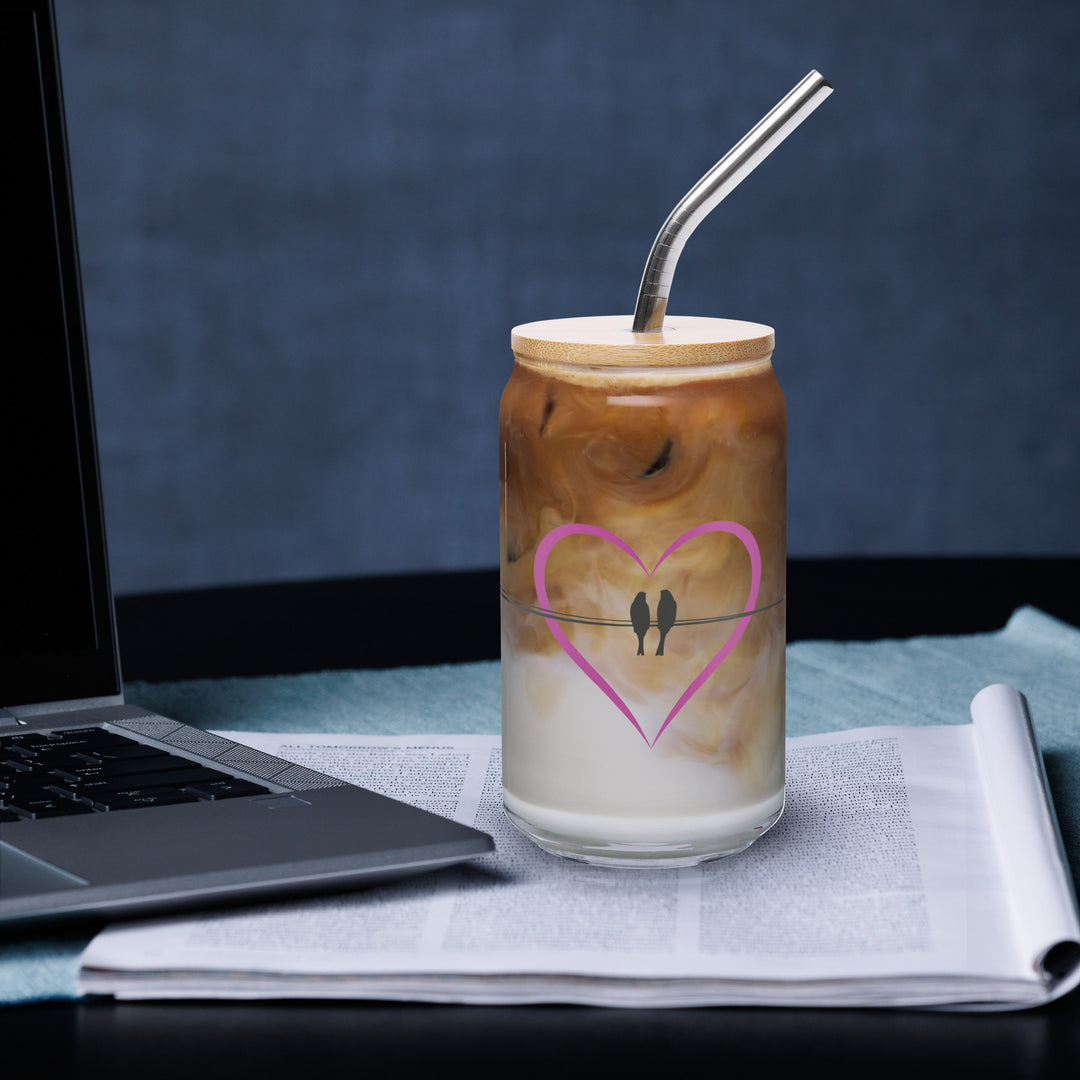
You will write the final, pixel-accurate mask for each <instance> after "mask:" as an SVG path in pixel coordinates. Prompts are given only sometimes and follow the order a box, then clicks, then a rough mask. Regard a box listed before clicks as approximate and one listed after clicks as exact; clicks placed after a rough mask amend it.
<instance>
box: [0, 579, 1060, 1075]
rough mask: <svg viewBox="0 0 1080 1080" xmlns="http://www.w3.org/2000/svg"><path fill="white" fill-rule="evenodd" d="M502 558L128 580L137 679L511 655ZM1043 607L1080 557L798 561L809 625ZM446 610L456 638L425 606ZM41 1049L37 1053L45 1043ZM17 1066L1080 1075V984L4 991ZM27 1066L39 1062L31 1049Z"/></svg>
mask: <svg viewBox="0 0 1080 1080" xmlns="http://www.w3.org/2000/svg"><path fill="white" fill-rule="evenodd" d="M497 590H498V575H497V573H496V572H495V571H487V570H481V571H467V572H456V573H446V574H427V575H409V576H395V577H378V578H366V579H365V578H359V579H350V580H345V581H318V582H306V583H296V584H275V585H264V586H242V587H234V588H222V589H205V590H195V591H190V592H177V593H167V594H153V595H145V596H131V597H121V598H119V599H118V600H117V619H118V623H119V629H120V646H121V656H122V660H123V666H124V673H125V678H126V679H128V680H133V679H147V680H154V681H157V680H166V679H184V678H197V677H218V676H225V675H262V674H277V673H285V672H299V671H313V670H322V669H328V668H354V667H393V666H400V665H413V664H430V663H447V662H459V661H467V660H486V659H495V658H497V656H498V645H499V641H498V603H497V596H498V591H497ZM1023 604H1033V605H1035V606H1037V607H1039V608H1041V609H1042V610H1043V611H1045V612H1047V613H1048V614H1051V615H1055V616H1057V617H1058V618H1061V619H1064V620H1065V621H1066V622H1070V623H1072V624H1074V625H1080V559H1074V558H1002V559H998V558H973V559H968V558H943V559H936V558H914V559H913V558H896V559H891V558H890V559H820V560H816V559H810V560H793V561H792V562H791V563H790V566H789V575H788V627H789V638H790V639H791V640H798V639H803V638H848V639H862V640H867V639H873V638H878V637H908V636H912V635H915V634H946V633H974V632H979V631H988V630H995V629H999V628H1000V627H1001V626H1002V625H1003V624H1004V623H1005V621H1006V620H1007V618H1008V616H1009V615H1010V614H1011V613H1012V611H1013V610H1014V609H1015V608H1017V607H1019V606H1021V605H1023ZM433 611H434V612H440V613H442V617H443V622H444V625H448V626H450V627H452V630H451V631H449V632H444V633H442V634H439V635H437V636H436V635H430V634H418V633H417V632H416V627H417V618H418V613H423V612H427V613H430V612H433ZM23 1052H25V1053H26V1054H27V1055H28V1056H27V1057H25V1058H24V1057H23V1056H22V1055H23ZM0 1061H4V1062H6V1063H7V1064H5V1065H4V1067H3V1069H4V1075H5V1077H7V1076H10V1077H12V1078H15V1077H21V1076H27V1077H30V1076H33V1077H35V1078H43V1077H49V1076H78V1077H99V1076H100V1077H106V1076H107V1077H111V1078H120V1077H125V1076H128V1075H135V1074H136V1072H137V1071H138V1073H143V1072H145V1073H146V1075H148V1076H150V1077H152V1078H153V1080H166V1078H169V1077H185V1078H188V1080H190V1078H193V1077H194V1078H203V1077H218V1076H221V1077H224V1076H246V1075H249V1074H253V1073H255V1072H256V1070H261V1069H267V1070H273V1071H274V1073H275V1074H276V1075H290V1074H291V1075H295V1076H299V1077H309V1076H322V1075H327V1076H328V1075H331V1074H345V1075H354V1074H357V1073H362V1072H364V1071H368V1070H371V1069H378V1070H380V1071H382V1070H392V1074H393V1076H394V1077H395V1080H396V1078H397V1077H406V1076H421V1075H431V1074H433V1073H437V1072H439V1071H444V1070H446V1069H448V1068H450V1067H454V1068H455V1069H456V1070H460V1069H462V1068H467V1067H473V1068H475V1069H477V1070H478V1071H479V1070H483V1071H485V1072H488V1071H491V1072H498V1073H502V1074H505V1075H507V1076H512V1077H514V1078H515V1080H516V1078H520V1077H545V1078H550V1077H552V1076H555V1075H574V1076H578V1075H593V1074H596V1075H600V1074H602V1073H605V1072H614V1071H618V1072H620V1073H622V1074H624V1075H626V1076H632V1077H637V1076H649V1077H651V1076H661V1075H664V1074H670V1073H672V1072H673V1071H679V1072H681V1071H685V1070H695V1071H697V1070H702V1071H704V1070H708V1071H709V1072H719V1073H720V1074H721V1075H724V1076H753V1077H754V1078H755V1080H758V1078H764V1077H773V1076H777V1077H779V1076H784V1077H789V1076H792V1075H797V1074H806V1073H807V1072H808V1071H809V1072H812V1073H814V1074H820V1075H825V1074H827V1073H834V1074H836V1075H838V1076H840V1077H845V1076H849V1075H856V1074H859V1075H868V1076H870V1077H872V1078H874V1080H878V1078H881V1080H884V1078H889V1077H901V1076H903V1077H910V1076H912V1075H913V1074H920V1075H921V1076H926V1075H929V1076H932V1077H938V1076H940V1077H945V1076H950V1077H952V1076H963V1077H967V1076H971V1077H976V1078H979V1080H981V1078H983V1077H1009V1078H1026V1077H1036V1076H1038V1077H1041V1076H1049V1075H1051V1074H1052V1073H1058V1074H1063V1075H1071V1073H1072V1072H1073V1071H1075V1069H1076V1067H1077V1065H1078V1064H1080V994H1073V995H1071V996H1070V997H1068V998H1065V999H1064V1000H1062V1001H1059V1002H1055V1003H1053V1004H1051V1005H1049V1006H1044V1007H1042V1008H1039V1009H1034V1010H1030V1011H1027V1012H1021V1013H1006V1014H989V1015H966V1014H956V1015H953V1014H947V1013H940V1014H939V1013H920V1012H914V1011H902V1010H876V1011H871V1010H854V1009H819V1010H798V1009H747V1008H741V1009H655V1010H616V1009H594V1008H584V1007H577V1006H542V1007H521V1006H517V1007H508V1008H489V1007H476V1006H445V1005H440V1006H433V1005H415V1004H404V1005H391V1004H381V1003H364V1002H356V1003H352V1002H349V1003H332V1002H271V1003H265V1004H252V1003H244V1002H221V1003H214V1002H177V1003H131V1004H123V1003H119V1004H118V1003H111V1002H79V1003H43V1004H35V1005H23V1006H16V1007H12V1008H7V1009H3V1008H0ZM12 1062H15V1063H18V1062H24V1064H14V1065H13V1064H11V1063H12Z"/></svg>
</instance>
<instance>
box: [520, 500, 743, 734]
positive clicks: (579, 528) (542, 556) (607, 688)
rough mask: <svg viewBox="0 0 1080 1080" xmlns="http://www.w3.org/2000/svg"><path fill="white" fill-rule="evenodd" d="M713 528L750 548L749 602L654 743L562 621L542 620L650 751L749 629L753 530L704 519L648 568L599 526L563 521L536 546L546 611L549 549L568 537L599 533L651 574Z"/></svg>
mask: <svg viewBox="0 0 1080 1080" xmlns="http://www.w3.org/2000/svg"><path fill="white" fill-rule="evenodd" d="M714 532H726V533H731V534H732V535H733V536H735V537H736V538H737V539H738V540H740V541H741V542H742V545H743V547H745V548H746V552H747V554H748V555H749V556H750V591H749V593H748V594H747V597H746V606H745V607H744V608H743V614H742V617H741V618H740V619H739V621H738V622H737V623H736V624H735V629H734V630H733V631H732V632H731V635H730V637H728V639H727V641H725V642H724V644H723V646H722V647H721V648H720V650H719V651H718V652H717V653H715V654H714V655H713V657H712V659H711V660H710V661H709V662H708V663H707V664H706V665H705V666H704V667H703V668H702V669H701V672H700V674H699V675H698V676H697V678H695V679H694V680H693V681H692V682H691V683H690V684H689V685H688V686H687V687H686V689H685V690H684V691H683V692H682V695H681V696H680V697H679V700H678V701H676V702H675V705H674V706H673V707H672V710H671V712H669V713H668V714H667V719H666V720H665V721H664V722H663V724H661V725H660V730H659V731H658V732H657V733H656V737H655V738H653V739H652V741H650V740H649V737H648V736H647V735H646V734H645V732H644V731H642V729H641V725H640V724H639V723H638V722H637V717H635V716H634V714H633V712H632V711H631V710H630V706H629V705H627V704H626V702H625V701H623V699H622V697H621V696H620V695H619V693H618V692H617V691H616V690H615V688H614V687H613V686H612V685H611V684H610V683H609V682H608V681H607V679H605V678H604V676H603V675H601V674H600V672H599V671H597V670H596V668H594V667H593V666H592V664H590V663H589V661H588V660H586V659H585V657H584V656H582V654H581V653H580V652H579V651H578V650H577V649H576V648H575V647H574V646H573V644H572V643H571V642H570V639H569V638H568V637H567V636H566V634H565V633H564V632H563V629H562V627H561V626H560V625H559V623H558V620H557V619H553V618H549V617H548V616H546V615H545V616H544V622H546V623H547V625H548V629H549V630H550V631H551V633H552V634H553V635H554V637H555V640H556V641H557V642H558V643H559V644H560V645H561V646H562V647H563V650H564V651H565V653H566V655H567V656H569V657H570V659H571V660H573V661H574V663H575V664H577V666H578V667H579V668H581V670H582V671H583V672H584V673H585V674H586V675H588V677H589V678H590V679H591V680H592V681H593V682H594V683H595V684H596V685H597V686H598V687H599V688H600V689H601V690H602V691H603V692H604V693H605V694H606V695H607V697H608V698H609V699H610V700H611V702H612V703H613V704H614V705H615V706H616V707H617V708H618V710H619V711H620V712H621V713H622V714H623V716H625V717H626V718H627V720H629V721H630V723H631V724H633V725H634V729H635V730H636V731H637V733H638V734H639V735H640V736H641V737H642V738H643V739H644V740H645V743H646V745H647V746H648V747H649V749H652V748H653V747H654V746H655V745H656V744H657V742H658V741H659V739H660V736H661V735H663V734H664V732H665V731H666V730H667V726H668V724H670V723H671V721H672V720H674V719H675V717H676V716H677V715H678V714H679V712H680V711H681V710H682V708H683V706H684V705H685V704H686V703H687V702H688V701H689V700H690V699H691V698H692V697H693V696H694V695H695V694H696V693H697V692H698V690H700V689H701V687H702V686H703V685H704V683H705V681H706V680H707V679H708V678H709V676H710V675H712V673H713V672H714V671H715V670H716V669H717V668H718V667H719V666H720V665H721V664H722V663H723V662H724V661H725V660H726V659H727V658H728V655H729V654H730V653H731V651H732V649H734V648H735V646H736V645H737V644H738V643H739V639H740V638H741V637H742V636H743V633H744V632H745V631H746V628H747V626H748V625H749V624H750V620H751V618H753V614H752V612H753V610H754V605H755V604H756V603H757V597H758V590H759V589H760V588H761V550H760V549H759V548H758V544H757V541H756V540H755V539H754V534H753V533H752V532H751V531H750V530H749V529H748V528H746V526H745V525H740V524H739V523H738V522H737V521H709V522H706V523H705V524H704V525H698V526H697V527H696V528H693V529H689V530H687V531H686V532H684V533H683V534H682V536H680V537H678V538H677V539H676V540H675V542H674V543H673V544H672V545H671V546H670V547H669V548H668V549H667V551H665V552H664V554H663V555H661V556H660V558H659V559H657V560H656V564H655V565H654V566H653V568H652V569H651V570H649V569H648V568H647V567H646V566H645V564H644V563H643V562H642V561H641V559H639V558H638V555H637V552H636V551H634V549H633V548H632V547H631V546H630V545H629V544H628V543H626V541H625V540H622V539H620V538H619V537H618V536H616V535H615V534H614V533H613V532H609V531H608V530H607V529H601V528H600V527H599V526H597V525H559V526H557V527H556V528H554V529H552V530H551V532H549V533H548V534H547V535H546V536H545V537H544V538H543V540H541V541H540V544H539V545H538V546H537V549H536V556H535V557H534V559H533V582H534V584H535V585H536V596H537V599H538V600H539V602H540V606H541V607H542V608H543V609H544V610H545V611H550V610H551V604H550V602H549V601H548V593H547V585H546V583H545V579H544V571H545V569H546V567H547V561H548V556H549V555H550V554H551V549H552V548H553V547H554V546H555V545H556V544H557V543H558V542H559V541H560V540H562V539H564V538H565V537H567V536H575V535H586V536H599V537H600V538H601V539H603V540H608V541H610V542H611V543H612V544H614V545H615V546H616V547H617V548H619V549H620V550H622V551H624V552H626V554H627V555H629V556H630V558H632V559H633V560H634V562H636V563H637V564H638V566H640V567H641V569H642V570H644V571H645V575H646V577H650V578H651V577H652V576H653V574H655V573H656V571H657V569H658V568H659V567H660V564H661V563H662V562H663V561H664V560H665V559H666V558H667V557H668V556H669V555H671V554H672V552H675V551H678V550H679V548H681V547H682V546H683V544H685V543H686V542H687V541H688V540H692V539H694V537H696V536H703V535H705V534H706V533H714Z"/></svg>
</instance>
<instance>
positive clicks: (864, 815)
mask: <svg viewBox="0 0 1080 1080" xmlns="http://www.w3.org/2000/svg"><path fill="white" fill-rule="evenodd" d="M972 717H973V721H974V722H973V723H971V724H964V723H958V724H956V725H949V726H937V727H910V728H907V727H867V728H861V729H857V730H851V731H845V732H841V733H832V734H827V735H812V736H804V737H799V738H793V739H789V740H788V745H787V805H786V808H785V811H784V814H783V817H782V818H781V820H780V822H779V824H778V825H777V826H776V827H775V828H774V829H773V830H772V831H771V832H769V833H768V834H767V835H766V836H765V837H764V838H762V839H761V840H760V841H758V842H757V843H756V844H754V845H753V846H752V847H751V848H750V849H749V850H747V851H746V852H744V853H742V854H740V855H737V856H735V857H732V858H728V859H722V860H718V861H715V862H710V863H705V864H703V865H700V866H697V867H692V868H688V869H678V870H621V869H608V868H598V867H593V866H587V865H583V864H579V863H574V862H570V861H565V860H562V859H559V858H556V857H555V856H552V855H548V854H546V853H544V852H542V851H540V850H539V849H538V848H536V847H535V846H534V845H533V844H532V843H531V842H530V841H528V840H526V839H525V838H524V837H523V836H521V835H520V834H519V833H518V832H517V831H516V830H515V829H514V828H513V827H512V826H511V825H510V824H509V823H508V822H507V820H506V818H505V817H504V815H503V813H502V807H501V801H500V795H501V783H500V749H499V741H498V739H497V737H494V736H480V735H465V736H443V735H439V736H430V737H418V736H408V737H400V738H398V737H395V738H388V737H361V736H352V737H349V736H333V737H329V736H319V735H302V736H301V735H296V736H290V735H281V734H275V735H253V734H252V733H250V732H245V733H234V732H223V733H222V734H224V735H226V736H227V737H228V738H232V739H236V740H237V741H243V742H246V743H248V744H250V745H252V746H255V747H257V748H258V749H261V750H265V751H268V752H270V753H272V754H276V755H278V756H280V757H283V758H286V759H288V760H290V761H294V762H296V763H297V764H301V765H305V766H308V767H310V768H314V769H318V770H320V771H323V772H326V773H330V774H332V775H334V776H338V777H340V778H342V779H344V780H347V781H350V782H353V783H357V784H360V785H363V786H365V787H369V788H372V789H374V790H376V791H379V792H381V793H383V794H386V795H390V796H393V797H395V798H399V799H402V800H404V801H406V802H411V803H414V804H415V805H417V806H422V807H424V808H426V809H429V810H433V811H435V812H437V813H441V814H444V815H446V816H448V817H453V818H455V819H457V820H458V821H461V822H465V823H468V824H472V825H475V826H476V827H478V828H480V829H483V830H485V831H487V832H489V833H490V834H491V835H492V836H493V837H494V838H495V842H496V851H495V853H494V854H492V855H488V856H484V857H482V858H478V859H476V860H475V861H474V862H472V863H470V864H468V865H466V866H463V867H457V868H453V869H450V870H445V871H441V872H439V873H435V874H427V875H422V876H419V877H415V878H411V879H407V880H405V881H402V882H398V883H395V884H390V885H385V886H380V887H377V888H370V889H367V890H361V891H354V892H351V893H348V894H344V895H335V896H329V897H322V898H317V899H308V900H303V901H294V902H288V903H279V904H273V905H263V906H259V907H250V908H243V909H237V910H232V911H229V912H227V913H216V914H207V915H203V916H199V917H195V918H191V917H187V918H173V919H161V920H154V921H152V922H146V923H138V924H131V925H127V926H123V925H118V926H115V927H111V928H109V929H107V930H105V931H104V932H103V933H101V934H100V935H98V937H96V938H95V939H94V941H93V942H92V943H91V944H90V946H89V947H88V949H87V950H86V952H85V953H84V955H83V957H82V962H81V974H80V989H81V990H82V992H83V993H87V994H112V995H114V996H116V997H118V998H128V999H134V998H142V999H146V998H172V997H202V998H212V997H222V998H274V997H290V998H307V997H318V998H357V999H359V998H378V999H383V1000H408V1001H429V1002H471V1003H482V1004H514V1003H545V1002H570V1003H580V1004H589V1005H606V1006H648V1007H660V1006H694V1005H829V1006H863V1005H894V1006H895V1005H901V1006H929V1007H954V1008H955V1007H960V1008H1021V1007H1027V1006H1032V1005H1037V1004H1039V1003H1041V1002H1044V1001H1047V1000H1050V999H1051V998H1054V997H1058V996H1060V995H1061V994H1063V993H1065V992H1066V991H1067V990H1069V989H1070V988H1071V987H1073V986H1074V985H1076V983H1077V982H1078V981H1080V922H1078V916H1077V906H1076V898H1075V894H1074V892H1073V890H1072V884H1071V881H1070V878H1069V873H1068V869H1067V864H1066V862H1065V859H1064V855H1063V852H1062V848H1061V842H1060V838H1059V835H1058V832H1057V827H1056V823H1055V820H1054V817H1053V811H1052V807H1051V805H1050V802H1049V795H1048V789H1047V787H1046V781H1045V774H1044V772H1043V770H1042V764H1041V758H1040V757H1039V754H1038V750H1037V748H1036V746H1035V740H1034V734H1033V732H1032V728H1031V724H1030V720H1029V719H1028V717H1027V714H1026V710H1025V709H1024V704H1023V699H1022V698H1021V697H1020V695H1018V694H1017V693H1016V692H1015V691H1014V690H1012V688H1009V687H1004V686H995V687H989V688H987V689H986V690H984V691H982V693H981V694H980V695H979V696H978V697H977V698H976V699H975V702H974V703H973V706H972Z"/></svg>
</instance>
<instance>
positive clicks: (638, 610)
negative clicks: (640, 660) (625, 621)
mask: <svg viewBox="0 0 1080 1080" xmlns="http://www.w3.org/2000/svg"><path fill="white" fill-rule="evenodd" d="M630 623H631V625H632V626H633V627H634V633H635V634H637V641H638V645H637V654H638V656H644V655H645V635H646V634H647V633H648V632H649V626H650V625H651V623H652V615H651V613H650V612H649V602H648V600H646V599H645V594H644V593H643V592H639V593H638V594H637V596H635V597H634V602H633V603H632V604H631V605H630Z"/></svg>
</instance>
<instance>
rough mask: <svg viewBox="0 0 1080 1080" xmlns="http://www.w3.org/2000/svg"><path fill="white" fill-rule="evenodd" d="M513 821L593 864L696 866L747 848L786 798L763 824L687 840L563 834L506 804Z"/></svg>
mask: <svg viewBox="0 0 1080 1080" xmlns="http://www.w3.org/2000/svg"><path fill="white" fill-rule="evenodd" d="M503 810H504V811H505V813H506V816H507V818H508V819H509V821H510V824H511V825H513V826H514V828H516V829H518V830H519V831H520V832H522V833H524V834H525V835H526V836H527V837H528V838H529V839H530V840H531V841H532V842H533V843H534V844H536V845H537V846H538V847H541V848H543V849H544V851H547V852H550V853H551V854H552V855H558V856H559V857H560V858H563V859H573V860H575V861H576V862H584V863H590V864H591V865H593V866H614V867H620V868H622V869H626V870H661V869H663V870H667V869H678V868H679V867H683V866H697V865H698V863H703V862H709V861H710V860H712V859H723V858H726V857H727V856H729V855H738V854H739V852H740V851H745V850H746V849H747V848H748V847H749V846H750V845H751V844H752V843H753V842H754V841H755V840H757V839H759V838H760V837H761V836H763V835H764V834H765V833H766V832H768V831H769V829H771V828H772V827H773V826H774V825H775V824H776V823H777V821H779V820H780V815H781V814H782V813H783V811H784V800H783V799H782V798H781V800H780V805H779V806H777V807H776V809H775V810H774V811H773V812H772V813H771V814H770V815H769V816H768V817H767V818H766V819H765V820H764V821H762V822H761V823H760V824H758V825H754V826H753V827H750V828H746V829H743V830H742V831H740V832H737V833H735V834H733V835H730V836H723V837H710V838H708V839H698V840H693V841H688V842H683V843H680V842H677V841H670V842H658V841H655V840H648V841H599V840H583V839H581V838H580V837H572V836H563V835H560V834H558V833H555V832H552V831H550V830H548V829H542V828H539V827H538V826H536V825H533V824H532V823H531V822H529V821H526V820H525V819H524V818H522V817H521V816H520V815H518V814H516V813H514V811H513V810H511V809H510V807H508V806H506V805H505V803H504V805H503Z"/></svg>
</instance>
